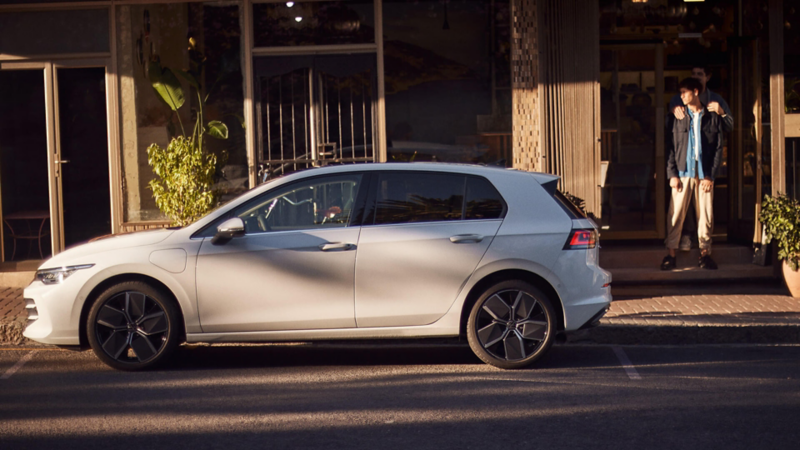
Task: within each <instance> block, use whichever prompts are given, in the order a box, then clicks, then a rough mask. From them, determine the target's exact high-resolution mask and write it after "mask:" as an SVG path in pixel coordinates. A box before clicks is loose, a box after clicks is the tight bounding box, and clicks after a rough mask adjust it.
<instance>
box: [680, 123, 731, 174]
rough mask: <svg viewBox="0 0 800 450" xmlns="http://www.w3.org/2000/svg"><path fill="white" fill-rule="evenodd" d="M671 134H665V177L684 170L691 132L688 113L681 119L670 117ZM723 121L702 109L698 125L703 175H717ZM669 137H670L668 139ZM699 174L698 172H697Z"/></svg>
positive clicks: (719, 162)
mask: <svg viewBox="0 0 800 450" xmlns="http://www.w3.org/2000/svg"><path fill="white" fill-rule="evenodd" d="M671 119H672V120H671V121H668V122H672V136H667V143H666V147H667V148H666V150H667V152H666V153H667V178H668V179H669V178H679V177H680V175H679V174H678V172H686V151H687V147H688V146H689V133H691V132H692V127H691V119H690V116H689V113H688V112H687V113H686V117H684V118H683V120H678V119H675V118H674V117H673V118H671ZM723 130H724V128H723V121H722V118H721V117H720V116H719V114H717V113H714V112H710V111H709V110H707V109H704V110H703V117H702V120H701V127H700V142H701V145H702V146H703V152H702V155H701V160H700V163H701V164H703V175H704V176H705V177H706V178H708V177H711V178H712V179H714V178H716V177H717V173H718V172H719V166H720V164H721V162H722V140H723V134H722V133H723ZM670 137H671V138H672V139H670ZM698 175H699V174H698Z"/></svg>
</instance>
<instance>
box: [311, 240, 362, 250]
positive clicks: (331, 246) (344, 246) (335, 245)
mask: <svg viewBox="0 0 800 450" xmlns="http://www.w3.org/2000/svg"><path fill="white" fill-rule="evenodd" d="M354 248H356V244H348V243H346V242H328V243H327V244H322V245H320V246H319V249H320V250H322V251H323V252H329V251H332V250H352V249H354Z"/></svg>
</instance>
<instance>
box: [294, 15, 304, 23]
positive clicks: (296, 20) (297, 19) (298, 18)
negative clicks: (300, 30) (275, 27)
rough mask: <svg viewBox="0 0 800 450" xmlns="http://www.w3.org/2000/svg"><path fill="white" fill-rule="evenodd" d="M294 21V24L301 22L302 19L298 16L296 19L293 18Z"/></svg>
mask: <svg viewBox="0 0 800 450" xmlns="http://www.w3.org/2000/svg"><path fill="white" fill-rule="evenodd" d="M294 21H295V22H302V21H303V18H302V17H300V16H297V17H295V18H294Z"/></svg>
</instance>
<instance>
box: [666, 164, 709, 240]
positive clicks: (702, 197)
mask: <svg viewBox="0 0 800 450" xmlns="http://www.w3.org/2000/svg"><path fill="white" fill-rule="evenodd" d="M681 183H682V184H683V188H682V189H681V190H680V191H678V190H677V189H672V199H671V200H670V202H669V212H668V213H667V239H666V241H665V242H664V243H665V244H666V245H667V248H671V249H675V250H677V249H678V245H679V243H680V240H681V230H682V229H683V221H684V220H685V219H686V212H687V211H689V204H690V203H691V201H692V198H694V207H695V211H696V212H697V240H698V242H699V243H700V248H701V249H707V250H708V253H709V254H711V230H713V229H714V190H713V189H712V190H711V192H702V189H701V188H700V180H698V179H697V178H681Z"/></svg>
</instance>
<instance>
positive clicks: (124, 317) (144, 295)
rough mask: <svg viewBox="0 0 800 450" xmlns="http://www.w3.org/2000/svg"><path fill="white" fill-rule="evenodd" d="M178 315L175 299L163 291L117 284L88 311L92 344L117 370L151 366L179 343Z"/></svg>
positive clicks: (137, 284)
mask: <svg viewBox="0 0 800 450" xmlns="http://www.w3.org/2000/svg"><path fill="white" fill-rule="evenodd" d="M178 314H179V313H178V309H177V308H176V306H175V303H174V301H173V300H172V297H171V296H169V295H167V294H166V293H165V292H162V291H161V290H160V289H157V288H155V287H153V286H151V285H149V284H147V283H144V282H141V281H128V282H123V283H119V284H116V285H114V286H112V287H110V288H108V289H107V290H106V291H104V292H103V293H102V294H100V296H98V297H97V299H96V300H95V301H94V304H93V305H92V309H91V310H90V311H89V317H88V323H87V327H86V330H87V334H88V336H87V337H88V339H89V344H90V345H91V347H92V350H94V353H95V354H96V355H97V357H98V358H100V360H102V361H103V362H104V363H106V364H108V365H109V366H111V367H113V368H115V369H119V370H141V369H146V368H148V367H152V366H154V365H156V364H158V363H160V362H162V361H163V360H164V359H165V358H166V357H167V356H168V355H169V354H170V353H172V352H173V351H174V350H175V348H176V347H177V346H178V344H179V339H180V337H179V336H180V333H179V324H180V323H181V321H180V320H179V317H178Z"/></svg>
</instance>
